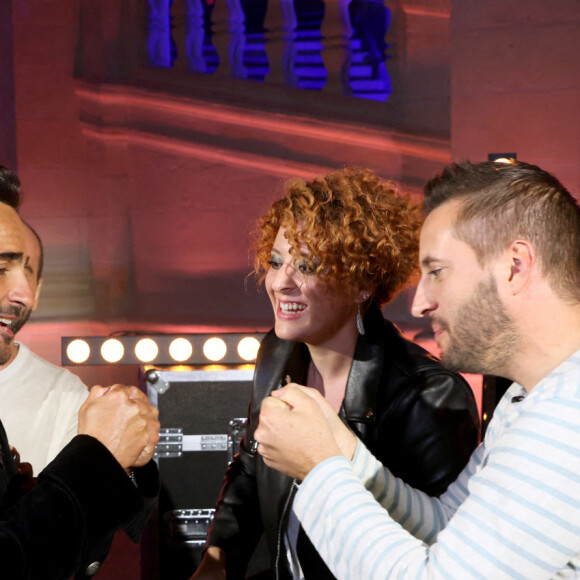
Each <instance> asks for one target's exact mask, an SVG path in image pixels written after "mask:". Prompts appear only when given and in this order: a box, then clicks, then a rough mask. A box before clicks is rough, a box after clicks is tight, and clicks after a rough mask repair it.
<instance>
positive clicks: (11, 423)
mask: <svg viewBox="0 0 580 580" xmlns="http://www.w3.org/2000/svg"><path fill="white" fill-rule="evenodd" d="M88 394H89V391H88V389H87V387H86V386H85V385H84V384H83V382H82V381H81V380H80V379H79V378H78V377H77V376H76V375H73V374H72V373H71V372H69V371H68V370H66V369H62V368H60V367H57V366H55V365H53V364H51V363H49V362H48V361H46V360H44V359H42V358H40V357H39V356H37V355H35V354H34V353H33V352H31V351H30V349H29V348H27V347H26V346H25V345H23V344H19V348H18V354H17V355H16V358H15V359H14V360H13V361H12V362H11V363H10V364H9V365H8V366H7V367H6V368H4V369H2V370H0V419H1V420H2V423H3V424H4V429H5V430H6V433H7V435H8V441H9V443H10V445H12V446H14V447H15V448H16V449H17V451H18V452H19V453H20V460H21V461H23V462H24V461H25V462H28V463H30V464H31V465H32V467H33V469H34V475H35V476H36V475H38V473H39V472H40V471H42V470H43V469H44V468H45V467H46V465H47V464H48V463H50V461H52V460H53V459H54V457H55V456H56V455H57V454H58V452H59V451H60V450H61V449H62V448H63V447H64V446H65V445H66V444H67V443H68V442H69V441H70V440H71V439H72V438H73V437H74V436H75V435H76V432H77V425H78V411H79V408H80V406H81V405H82V404H83V402H84V401H85V399H86V398H87V396H88Z"/></svg>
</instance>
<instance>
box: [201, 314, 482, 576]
mask: <svg viewBox="0 0 580 580" xmlns="http://www.w3.org/2000/svg"><path fill="white" fill-rule="evenodd" d="M365 328H366V333H365V335H363V336H359V338H358V342H357V345H356V349H355V354H354V359H353V363H352V366H351V370H350V374H349V377H348V382H347V387H346V393H345V397H344V401H343V404H342V408H341V411H340V416H341V417H342V419H343V420H344V421H345V422H346V424H347V425H348V426H349V427H350V428H351V429H352V431H353V432H354V433H355V434H356V435H357V436H358V437H359V438H360V439H361V440H362V441H363V442H364V443H365V445H366V446H367V447H368V448H369V449H370V451H371V452H372V453H373V454H374V455H375V457H377V459H379V460H380V461H381V462H382V463H383V464H384V465H385V466H387V467H388V468H389V469H390V470H391V471H392V472H393V473H394V474H395V475H396V476H398V477H401V478H402V479H404V480H405V481H406V482H407V483H409V484H410V485H412V486H413V487H416V488H418V489H421V490H423V491H425V492H427V493H429V494H430V495H435V496H436V495H440V494H441V493H443V491H445V489H446V488H447V486H448V485H449V484H450V483H451V482H452V481H454V480H455V478H456V476H457V475H458V474H459V472H460V471H461V469H463V467H464V466H465V465H466V463H467V460H468V459H469V457H470V455H471V452H472V451H473V449H474V448H475V447H476V445H477V443H478V440H479V418H478V414H477V407H476V404H475V399H474V397H473V393H472V391H471V388H470V387H469V385H468V384H467V383H466V382H465V381H464V379H463V378H462V377H461V376H459V375H457V374H455V373H452V372H450V371H447V370H445V369H443V368H442V367H441V365H440V363H439V362H438V360H437V359H436V358H435V357H433V356H432V355H430V354H429V353H427V352H426V351H425V350H424V349H423V348H421V347H420V346H418V345H417V344H415V343H413V342H411V341H408V340H407V339H405V338H404V337H403V336H402V335H401V333H400V332H399V330H398V329H397V328H396V327H395V326H394V325H393V324H391V323H390V322H388V321H385V320H384V319H383V318H382V316H381V314H380V312H379V311H378V310H377V309H371V310H370V311H369V313H368V314H367V316H366V317H365ZM309 362H310V357H309V354H308V349H307V348H306V346H305V345H304V344H301V343H294V342H290V341H285V340H280V339H278V338H277V337H276V335H275V334H274V332H273V331H271V332H270V333H269V334H268V335H267V336H266V337H265V338H264V340H263V341H262V344H261V347H260V352H259V356H258V361H257V365H256V371H255V376H254V385H253V393H252V399H251V401H250V407H249V417H248V429H247V433H246V437H245V439H244V442H243V443H242V445H241V449H240V453H239V455H237V456H236V457H235V459H234V461H233V462H232V464H231V465H230V467H229V468H228V470H227V472H226V475H225V478H224V484H223V487H222V490H221V493H220V498H219V500H218V503H217V506H216V515H215V518H214V520H213V523H212V526H211V529H210V532H209V534H208V541H207V544H206V545H207V546H210V545H214V546H219V547H221V548H222V549H223V550H224V551H225V553H226V563H227V564H226V565H227V578H228V580H231V579H233V578H244V573H245V570H246V566H247V563H248V560H249V558H250V556H251V555H252V552H253V550H254V547H255V545H256V543H257V542H258V540H259V538H260V536H261V534H262V532H263V531H264V532H265V534H266V539H267V543H268V548H269V551H270V556H271V561H272V567H273V569H274V570H275V577H276V578H289V577H290V576H289V575H288V570H287V565H286V556H285V547H284V538H283V527H284V525H285V521H286V518H287V516H288V510H289V507H290V505H291V501H292V494H293V491H292V488H293V485H292V484H293V480H292V479H291V478H289V477H287V476H285V475H282V474H280V473H278V472H277V471H275V470H273V469H270V468H268V467H267V466H266V465H265V464H264V462H263V461H262V459H261V457H260V456H259V455H257V454H252V453H250V452H249V451H248V450H249V449H250V448H251V442H252V441H253V436H254V431H255V429H256V427H257V425H258V418H259V413H260V405H261V402H262V399H263V398H264V397H266V396H268V394H269V393H270V392H271V391H272V390H274V389H277V388H279V387H280V386H281V385H282V384H285V380H284V379H285V377H286V376H287V375H290V377H291V379H292V381H293V382H296V383H299V384H305V379H306V373H307V370H308V364H309ZM312 444H313V445H315V444H316V442H315V441H313V442H312Z"/></svg>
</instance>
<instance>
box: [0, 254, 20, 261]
mask: <svg viewBox="0 0 580 580" xmlns="http://www.w3.org/2000/svg"><path fill="white" fill-rule="evenodd" d="M23 259H24V253H23V252H0V260H4V261H6V262H22V260H23Z"/></svg>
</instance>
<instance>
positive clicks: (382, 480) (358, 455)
mask: <svg viewBox="0 0 580 580" xmlns="http://www.w3.org/2000/svg"><path fill="white" fill-rule="evenodd" d="M352 470H353V473H354V475H355V476H356V477H357V478H358V479H359V480H360V481H361V483H362V484H363V485H364V487H365V488H366V489H367V490H368V491H369V492H371V493H372V495H373V497H374V499H375V500H376V501H377V502H378V503H379V504H380V505H381V506H382V507H383V508H384V509H386V510H388V511H389V513H390V515H391V517H392V518H393V520H394V521H396V522H397V523H399V524H400V525H401V526H403V528H405V529H406V530H407V531H412V532H413V535H414V536H415V537H416V538H418V539H420V540H422V541H424V542H426V543H428V544H429V543H431V542H432V541H433V540H434V539H435V537H436V536H437V533H438V532H439V531H440V530H441V529H442V528H443V527H444V526H445V524H446V522H447V519H448V517H447V515H446V510H445V509H444V507H443V506H442V504H441V502H440V501H438V500H436V499H434V498H431V497H430V496H428V495H427V494H425V493H423V492H421V491H418V490H416V489H413V488H411V487H410V486H408V485H406V484H405V483H404V482H403V481H402V480H401V479H398V478H396V477H395V476H394V475H393V474H392V473H391V472H390V471H389V470H388V469H387V468H385V467H384V466H383V465H382V464H381V463H380V461H378V460H377V459H376V458H375V457H373V455H372V454H371V453H370V452H369V450H368V449H367V448H366V447H365V445H364V444H363V443H362V442H361V441H359V444H358V446H357V449H356V452H355V455H354V457H353V460H352Z"/></svg>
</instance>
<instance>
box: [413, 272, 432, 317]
mask: <svg viewBox="0 0 580 580" xmlns="http://www.w3.org/2000/svg"><path fill="white" fill-rule="evenodd" d="M433 309H434V305H433V301H432V299H430V298H428V296H427V293H426V291H425V284H424V282H423V278H421V280H420V281H419V285H418V286H417V291H416V292H415V297H414V298H413V304H412V305H411V313H412V314H413V316H414V317H415V318H424V317H425V316H428V315H429V312H431V310H433Z"/></svg>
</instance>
